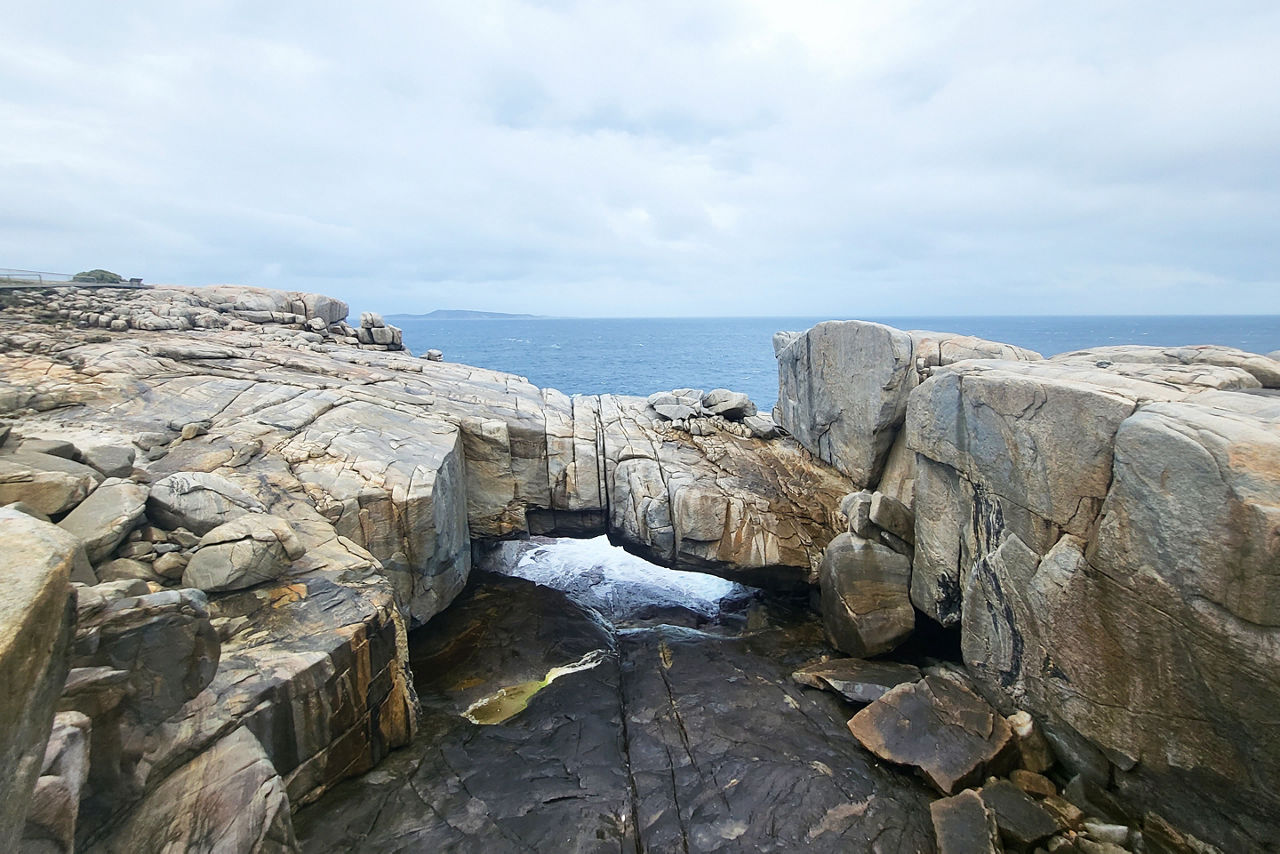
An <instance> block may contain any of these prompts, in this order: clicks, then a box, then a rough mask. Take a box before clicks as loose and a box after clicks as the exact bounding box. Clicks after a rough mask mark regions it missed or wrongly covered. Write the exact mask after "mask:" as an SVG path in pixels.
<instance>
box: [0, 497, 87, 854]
mask: <svg viewBox="0 0 1280 854" xmlns="http://www.w3.org/2000/svg"><path fill="white" fill-rule="evenodd" d="M0 542H2V543H3V548H0V684H3V685H4V690H3V691H0V850H4V851H16V850H18V840H19V838H20V837H21V835H22V830H23V824H24V822H25V820H26V815H27V807H28V803H29V801H30V798H31V794H32V790H33V788H34V786H35V784H36V778H37V777H38V776H39V775H40V773H41V769H42V767H43V765H44V755H45V745H46V743H47V742H48V740H49V732H50V728H51V726H52V723H53V717H54V711H55V708H56V704H57V700H58V695H59V694H60V693H61V692H62V684H63V682H65V681H66V677H67V670H68V659H67V647H68V644H69V641H70V638H71V626H72V622H73V617H72V609H73V607H74V603H73V599H72V595H71V586H70V584H69V579H70V576H71V567H72V561H73V559H74V554H75V550H76V549H77V548H78V547H79V543H78V541H77V540H76V539H75V538H74V537H73V536H72V535H70V534H68V533H66V532H65V531H62V530H60V529H59V528H57V527H55V526H53V525H50V524H49V523H47V522H41V521H39V520H37V519H33V518H31V517H30V516H27V515H26V514H24V513H19V512H18V511H16V510H11V509H8V508H0Z"/></svg>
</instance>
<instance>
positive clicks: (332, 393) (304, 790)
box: [0, 287, 849, 850]
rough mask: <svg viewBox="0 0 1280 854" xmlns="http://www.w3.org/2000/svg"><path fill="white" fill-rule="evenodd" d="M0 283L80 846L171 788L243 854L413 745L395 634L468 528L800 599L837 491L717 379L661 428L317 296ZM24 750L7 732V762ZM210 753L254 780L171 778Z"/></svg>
mask: <svg viewBox="0 0 1280 854" xmlns="http://www.w3.org/2000/svg"><path fill="white" fill-rule="evenodd" d="M11 302H13V303H14V304H13V305H10V306H9V307H8V308H7V309H6V310H5V311H4V312H0V416H2V417H4V418H5V419H6V421H5V425H6V429H5V435H4V437H3V438H4V439H5V441H4V442H3V443H0V499H3V500H4V501H5V502H7V503H11V502H23V505H22V506H23V508H25V509H26V510H27V511H29V512H30V513H34V514H37V515H43V516H45V517H53V518H55V519H56V520H58V521H59V522H60V524H61V525H62V527H63V528H65V529H67V530H68V531H69V532H70V533H67V534H65V537H66V539H67V541H68V543H69V544H70V545H69V548H71V552H70V553H69V556H64V557H65V560H63V559H62V558H59V560H62V562H63V563H65V564H66V566H65V570H66V575H67V577H70V578H71V579H72V580H74V581H78V582H81V583H82V584H83V585H85V586H83V587H81V588H79V590H80V612H81V621H80V628H79V629H78V630H77V641H76V653H75V656H74V657H73V658H72V659H71V660H70V661H69V662H68V661H67V659H66V656H63V657H62V658H61V666H63V667H64V668H65V667H66V666H68V664H69V665H70V666H71V667H72V670H71V675H70V678H68V679H66V684H65V686H62V685H61V680H60V679H58V678H57V677H56V674H55V676H54V677H52V679H53V682H58V683H59V687H60V688H61V690H62V692H63V698H62V700H61V707H62V708H65V709H68V710H74V711H77V712H80V713H82V714H84V715H85V716H86V717H87V718H89V719H90V721H91V722H92V728H91V732H92V736H91V741H92V746H93V749H92V750H91V751H90V757H91V759H90V764H91V773H90V774H89V775H88V779H87V783H86V784H85V786H84V789H83V791H82V792H81V802H82V806H83V809H80V810H79V811H78V817H77V818H76V819H75V823H76V828H75V833H76V838H77V839H78V840H79V842H80V843H81V844H83V845H88V846H90V847H93V846H105V847H106V848H107V849H108V850H112V849H113V847H114V848H121V849H123V848H125V847H128V846H130V845H134V844H142V842H139V840H143V841H145V840H150V839H154V838H156V835H157V834H160V835H164V834H167V833H169V832H170V830H168V829H166V828H170V827H171V825H172V820H173V819H172V815H173V814H172V812H169V813H166V812H165V810H166V809H170V808H169V807H167V806H165V803H166V802H170V801H175V800H182V801H183V802H184V803H189V804H194V805H197V806H196V807H195V808H196V809H197V810H198V811H203V813H204V814H205V818H207V820H208V822H209V826H210V827H213V826H219V827H220V826H224V820H226V821H229V820H231V816H233V815H236V814H243V816H245V817H247V818H246V820H249V822H250V823H249V825H248V826H242V825H241V824H235V825H234V827H235V828H236V829H235V835H236V838H237V839H242V840H257V841H253V842H252V843H251V845H252V847H253V848H254V850H273V849H272V846H276V845H283V846H285V847H286V848H287V846H288V845H289V844H290V843H289V841H288V840H289V839H290V838H291V837H290V835H289V833H288V832H287V827H286V826H285V825H284V824H281V822H280V820H279V817H280V816H281V815H285V816H287V814H288V811H289V809H296V808H297V807H298V806H300V805H302V804H304V803H306V802H308V801H310V800H313V799H315V798H316V797H319V796H320V795H321V794H322V793H323V792H324V791H326V790H327V789H328V788H330V787H331V786H332V785H333V784H335V783H336V782H337V781H339V780H341V779H343V778H344V777H347V776H350V775H352V774H359V773H362V772H364V771H367V770H369V769H370V768H372V767H373V766H374V765H375V764H376V763H377V762H379V761H380V760H381V759H382V758H383V757H384V756H385V755H386V754H387V752H388V751H389V750H390V749H391V748H393V747H396V746H399V745H402V744H405V743H407V742H408V741H409V740H410V739H411V738H412V736H413V733H414V731H415V726H416V723H415V715H414V694H413V689H412V686H411V684H410V681H409V679H408V661H407V654H406V647H405V637H406V632H407V630H408V628H410V627H412V626H418V625H422V624H424V623H426V622H427V621H429V620H431V618H432V617H434V616H435V615H436V614H438V613H439V612H440V611H441V610H442V609H444V608H445V607H446V606H448V605H449V603H450V602H451V601H452V600H453V599H454V597H455V596H457V594H458V592H459V591H460V590H461V589H462V587H463V586H464V584H465V583H466V580H467V577H468V572H469V569H470V559H471V544H472V540H473V539H475V540H480V539H485V538H506V537H513V536H520V535H526V534H530V533H534V534H539V533H569V534H575V535H582V534H598V533H608V534H609V536H610V537H611V538H613V539H614V540H615V541H617V542H619V543H621V544H623V545H625V546H626V547H627V548H629V549H631V550H633V551H635V552H636V553H638V554H641V555H643V556H645V557H647V558H649V559H651V560H654V561H655V562H659V563H664V564H667V565H675V566H681V567H684V568H689V569H697V570H701V571H708V572H714V573H718V574H722V575H725V576H726V577H731V578H735V579H739V580H745V581H748V582H751V583H764V584H773V585H777V586H780V587H786V588H796V587H799V588H804V587H806V586H808V585H810V584H812V583H816V580H817V572H818V567H819V565H820V563H821V560H822V554H823V549H824V548H825V546H826V544H827V542H828V541H829V540H830V539H831V537H833V536H834V535H835V533H836V532H837V530H838V527H839V526H838V521H839V517H838V515H837V511H836V509H835V505H836V503H837V500H838V498H839V496H840V495H843V494H844V493H846V492H848V490H849V483H848V482H847V480H846V479H845V478H844V477H842V476H841V475H839V474H838V473H836V472H834V471H832V470H830V469H829V468H827V467H825V466H823V465H821V464H818V463H815V462H814V461H813V460H812V458H811V457H810V455H809V454H808V452H806V451H805V450H803V449H802V448H801V447H800V446H799V445H798V444H797V443H796V442H794V441H793V440H789V439H776V438H775V439H772V440H769V441H766V440H764V439H760V438H755V435H756V434H757V433H759V432H760V431H759V430H757V431H755V432H754V433H753V429H752V428H749V427H747V426H745V422H744V419H746V418H749V417H750V418H759V416H757V415H755V414H754V412H753V409H754V407H752V406H750V403H749V401H745V400H743V399H742V398H741V396H739V395H734V394H732V393H727V392H724V391H723V390H719V391H717V392H715V393H713V394H712V395H710V396H708V397H707V406H708V407H709V408H710V411H709V412H707V413H706V414H700V415H699V418H698V419H696V423H695V424H694V425H693V427H692V428H691V429H688V430H672V429H670V427H669V426H668V425H666V424H665V422H663V420H662V419H661V418H660V417H659V416H658V415H657V413H656V412H655V411H654V410H653V409H652V408H651V407H650V405H649V402H648V401H647V400H644V399H643V398H625V397H617V396H612V395H603V396H595V397H577V398H570V397H567V396H565V395H562V394H559V393H558V392H555V391H553V390H542V389H538V388H535V387H534V386H532V385H530V384H529V383H528V382H527V381H525V380H523V379H522V378H519V377H514V376H510V375H506V374H499V373H495V372H492V371H484V370H481V369H476V368H471V367H467V366H463V365H452V364H448V363H444V362H435V361H429V360H420V359H413V358H410V357H409V356H408V355H407V354H403V353H398V352H395V350H396V349H397V348H398V347H399V346H400V336H399V331H398V330H394V328H392V327H388V326H387V325H386V324H385V323H384V322H382V321H381V319H380V318H378V317H376V316H373V315H370V316H367V317H362V318H361V322H360V326H359V330H360V331H358V332H355V333H354V334H351V333H353V331H354V330H352V329H351V328H350V327H347V326H346V325H345V320H344V318H345V314H346V307H345V306H343V305H342V304H340V303H337V302H336V301H333V300H329V299H327V298H324V297H319V296H316V295H309V294H294V293H288V294H285V293H279V292H271V291H261V290H256V289H236V288H229V287H219V288H208V289H181V288H157V289H152V290H146V289H143V290H118V291H116V290H112V289H95V290H93V291H92V292H87V291H80V290H79V289H68V290H57V291H50V292H45V293H39V292H37V293H28V294H26V295H21V296H19V297H17V298H16V299H13V300H11ZM366 339H368V340H366ZM384 339H386V340H384ZM352 345H356V346H352ZM698 403H699V406H700V407H701V405H702V398H701V395H700V396H699V401H698ZM699 411H700V412H701V410H699ZM734 419H737V420H734ZM768 426H769V430H768V431H767V432H769V434H770V435H772V434H773V428H772V425H768ZM108 475H109V476H111V477H115V478H118V479H117V480H106V479H105V477H106V476H108ZM6 513H8V514H9V516H10V517H12V516H21V518H22V521H21V522H20V524H24V525H25V524H29V520H32V519H33V517H31V516H28V515H25V514H22V513H19V512H18V511H16V510H8V511H6ZM8 518H9V517H6V519H8ZM6 524H8V523H7V522H6ZM14 524H19V523H17V522H15V523H14ZM15 530H16V529H15ZM52 530H54V531H57V528H52ZM5 535H6V538H7V530H6V532H5ZM50 559H51V560H52V558H50ZM62 583H63V584H65V579H63V581H62ZM192 588H201V589H192ZM202 591H203V592H202ZM104 621H105V622H104ZM52 625H56V623H55V624H52ZM57 664H58V661H54V662H52V665H51V666H53V665H57ZM161 689H163V690H161ZM32 690H34V688H33V689H32ZM157 691H161V693H157ZM56 699H57V698H56V695H55V696H52V697H51V698H50V702H53V701H55V700H56ZM41 708H47V709H48V711H49V714H50V715H51V714H52V708H53V707H52V706H49V705H47V704H46V706H44V707H41ZM43 720H44V719H43V718H42V719H41V721H43ZM33 726H35V728H36V729H40V728H41V724H40V721H36V722H34V724H33ZM42 726H43V727H44V728H45V729H46V730H47V728H48V726H49V723H48V721H44V722H43V724H42ZM24 732H25V731H24ZM234 733H242V735H235V736H234V738H233V737H232V736H233V734H234ZM229 739H230V740H229ZM38 743H39V740H38V738H34V737H32V738H26V737H25V736H24V739H23V748H24V749H28V748H30V750H28V752H29V753H30V755H31V757H35V758H34V759H31V758H29V759H28V760H27V761H26V764H25V765H24V768H29V767H34V769H35V771H39V770H40V769H39V767H38V766H39V754H40V753H41V751H40V750H38V749H35V748H36V747H37V746H38ZM229 745H230V747H229ZM255 745H256V747H255ZM228 750H231V751H232V752H234V753H239V754H241V758H242V759H243V760H244V761H245V763H246V764H245V767H259V766H261V768H262V769H263V771H264V773H263V774H257V773H256V772H254V774H251V775H250V776H249V777H239V776H235V777H228V780H229V783H228V786H227V788H226V790H225V791H222V792H220V793H218V797H217V798H215V799H213V800H210V796H211V795H213V794H214V793H212V792H207V793H206V792H202V791H200V790H199V789H198V787H195V788H193V786H195V783H194V782H192V781H195V780H196V779H197V778H198V775H199V774H203V773H206V772H207V773H210V774H214V773H217V774H221V773H222V771H221V770H218V769H222V768H224V767H226V762H227V761H228V760H226V759H225V758H223V757H224V753H225V752H226V751H228ZM259 754H260V757H261V758H262V759H263V761H265V763H266V765H261V763H259V760H258V759H255V758H253V757H256V756H259ZM250 760H252V761H250ZM230 761H232V762H233V763H234V762H236V761H239V760H234V759H233V760H230ZM33 762H34V763H35V765H34V766H33V765H32V763H33ZM197 763H204V764H203V765H200V764H197ZM255 763H258V765H255ZM200 769H203V770H200ZM268 770H269V771H270V773H266V771H268ZM33 773H34V772H33ZM228 773H230V769H228ZM21 779H22V781H23V787H24V791H26V788H25V787H27V786H29V785H30V784H31V783H33V782H34V779H35V778H34V777H30V778H29V779H28V778H27V777H22V778H21ZM242 781H243V785H241V782H242ZM273 781H274V782H273ZM264 787H265V788H264ZM264 793H265V794H264ZM277 795H279V796H280V797H283V798H284V799H285V800H284V801H283V802H281V801H280V800H279V798H278V797H277ZM263 798H266V800H265V801H264V800H263ZM23 803H25V799H24V798H19V797H15V799H14V804H15V806H14V810H15V817H16V820H17V825H16V827H17V830H16V831H14V832H20V831H21V828H22V822H21V816H20V815H19V813H20V812H21V811H22V809H23V806H22V804H23ZM282 803H283V805H284V806H282ZM284 807H288V809H285V808H284ZM282 809H283V810H284V811H283V813H282V812H281V810H282ZM166 816H167V817H166ZM237 821H238V819H237ZM226 826H227V827H231V826H232V825H226ZM227 832H231V831H230V830H228V831H227ZM189 844H190V845H191V846H192V850H205V849H204V848H202V847H201V846H207V845H208V844H211V843H209V840H208V838H206V837H204V836H200V837H198V838H193V839H192V840H191V841H190V842H189ZM246 844H250V843H249V842H246Z"/></svg>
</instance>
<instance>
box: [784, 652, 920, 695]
mask: <svg viewBox="0 0 1280 854" xmlns="http://www.w3.org/2000/svg"><path fill="white" fill-rule="evenodd" d="M791 678H792V679H794V680H795V681H797V682H799V683H800V684H801V685H805V686H808V687H810V688H819V689H821V690H824V691H835V692H836V693H837V694H839V695H841V696H842V697H844V698H845V699H846V700H848V701H849V702H851V703H874V702H875V701H876V700H879V699H880V698H881V697H883V696H884V695H885V692H887V691H888V690H889V689H890V688H893V687H895V686H898V685H901V684H902V683H904V682H916V681H918V680H919V679H920V668H918V667H915V666H913V665H910V664H899V663H897V662H894V661H867V660H865V659H861V658H837V659H833V660H831V661H822V662H818V663H817V664H809V665H806V666H804V667H802V668H800V669H799V670H797V671H795V672H794V673H792V674H791Z"/></svg>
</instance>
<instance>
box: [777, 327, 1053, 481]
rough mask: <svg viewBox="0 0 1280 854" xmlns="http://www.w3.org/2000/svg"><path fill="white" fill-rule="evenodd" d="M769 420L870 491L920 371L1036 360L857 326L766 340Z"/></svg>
mask: <svg viewBox="0 0 1280 854" xmlns="http://www.w3.org/2000/svg"><path fill="white" fill-rule="evenodd" d="M773 344H774V352H775V354H776V356H777V358H778V405H777V407H776V408H775V420H777V422H778V424H779V426H781V427H782V428H783V429H785V430H787V431H788V432H789V433H791V435H793V436H795V437H796V439H797V440H799V442H800V443H801V444H802V445H804V446H805V447H806V448H808V449H809V450H810V451H811V452H812V453H814V454H815V455H817V456H818V457H819V458H820V459H822V460H823V461H825V462H828V463H830V464H831V465H833V466H835V467H836V468H837V469H839V470H840V471H842V472H844V473H845V474H847V475H849V477H851V478H852V479H853V481H854V482H855V483H856V484H857V485H858V486H859V487H869V486H874V485H875V484H876V483H877V482H878V481H879V480H880V476H881V474H882V473H883V471H884V468H885V465H886V463H887V461H888V455H889V451H890V449H891V448H892V446H893V443H894V440H895V439H896V438H897V436H898V433H899V431H900V430H901V428H902V424H903V420H904V418H905V417H906V409H907V398H908V396H909V395H910V394H911V391H912V389H914V388H915V387H916V386H917V385H919V383H920V381H921V379H922V378H923V377H924V376H925V375H927V372H928V371H929V370H930V369H932V368H933V367H936V366H941V365H949V364H952V363H954V362H958V361H961V360H965V359H992V358H998V359H1013V360H1038V359H1039V358H1040V355H1039V354H1038V353H1033V352H1031V351H1028V350H1023V349H1021V348H1018V347H1012V346H1010V345H1008V344H1000V343H997V342H994V341H984V340H982V339H980V338H973V337H972V336H957V335H950V334H947V333H937V332H903V331H902V330H899V329H894V328H892V327H889V326H884V325H882V324H879V323H867V322H864V321H860V320H848V321H831V322H827V323H819V324H818V325H817V326H814V327H813V328H812V329H809V330H808V331H807V332H802V333H779V334H778V335H775V336H774V342H773Z"/></svg>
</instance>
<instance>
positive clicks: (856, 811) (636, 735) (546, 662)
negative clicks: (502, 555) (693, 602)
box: [295, 572, 933, 852]
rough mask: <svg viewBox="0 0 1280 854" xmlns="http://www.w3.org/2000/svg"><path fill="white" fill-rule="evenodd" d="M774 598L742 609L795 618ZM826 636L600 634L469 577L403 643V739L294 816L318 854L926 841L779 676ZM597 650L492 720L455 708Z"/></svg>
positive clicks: (892, 781) (473, 705)
mask: <svg viewBox="0 0 1280 854" xmlns="http://www.w3.org/2000/svg"><path fill="white" fill-rule="evenodd" d="M779 608H780V610H776V611H771V612H770V613H769V614H768V615H767V617H764V616H762V617H760V618H759V619H756V618H749V619H748V620H747V621H746V622H747V623H748V624H749V625H756V624H757V623H759V622H764V621H766V620H767V621H768V622H776V621H777V620H778V619H779V615H780V614H788V613H791V612H790V611H789V610H787V609H786V608H785V607H782V606H779ZM822 650H823V646H822V636H821V629H820V627H819V626H817V625H816V621H814V620H812V618H810V619H808V620H807V621H805V622H804V624H803V625H802V626H800V627H799V628H797V629H794V630H788V631H783V630H766V631H759V632H754V633H751V634H749V635H747V636H745V637H737V636H733V635H716V634H710V633H707V632H701V631H696V630H692V629H685V628H675V627H656V628H638V629H631V630H627V631H624V632H622V633H620V634H619V635H618V636H617V637H616V639H615V637H614V635H613V633H612V632H611V630H610V628H609V626H607V625H606V624H605V623H603V622H602V621H601V620H600V619H599V618H598V617H597V616H595V615H594V614H593V613H591V612H589V611H586V610H584V609H581V608H579V607H577V606H576V605H574V604H573V603H572V602H570V601H568V600H567V599H566V598H565V597H564V596H563V595H562V594H560V593H558V592H555V591H551V590H548V589H546V588H542V587H537V586H534V585H532V584H530V583H528V582H525V581H523V580H520V579H511V578H500V577H495V576H491V575H489V574H487V573H482V572H475V573H473V581H472V583H471V584H470V585H469V586H468V588H467V589H466V590H465V591H464V592H463V594H462V595H461V596H460V597H459V599H458V600H457V601H456V602H455V604H454V605H453V606H452V607H451V608H449V609H448V610H447V611H445V612H444V613H442V614H440V615H439V616H437V617H436V619H435V620H433V621H432V623H431V624H430V625H428V626H427V627H425V628H424V629H422V630H420V631H418V632H415V633H414V635H413V637H412V639H411V657H412V662H413V667H414V672H415V674H417V683H416V684H417V689H418V693H419V697H420V698H421V700H422V705H423V708H424V714H423V722H422V727H421V729H420V732H419V736H418V738H417V739H416V740H415V742H414V744H413V745H412V746H411V747H410V748H409V749H408V750H405V751H403V752H401V753H400V754H398V755H396V756H393V757H392V758H391V759H389V760H388V761H387V762H386V763H384V764H383V765H382V766H380V767H379V768H378V769H377V770H376V771H375V772H374V773H372V774H368V775H366V776H365V777H363V778H361V779H358V780H353V781H349V782H347V783H344V784H342V785H341V786H339V787H337V788H336V789H334V791H333V792H332V793H330V794H329V795H327V796H326V797H325V798H323V799H321V800H320V801H319V802H318V803H316V804H315V805H314V806H311V807H307V808H305V809H303V810H301V811H300V812H299V813H298V814H297V816H296V817H295V826H296V828H297V831H298V835H299V840H300V842H301V843H302V847H303V850H304V851H314V852H322V851H324V852H327V851H349V850H452V851H484V852H508V851H510V852H516V851H521V852H524V851H556V852H604V851H609V852H634V851H636V850H642V851H655V852H656V851H680V850H688V851H794V850H798V849H800V848H805V849H806V850H813V851H819V852H822V851H847V850H863V849H865V848H867V847H868V845H869V844H870V841H871V840H873V839H874V840H878V845H879V846H881V847H882V848H883V849H884V850H892V851H917V850H921V851H929V850H932V845H933V843H932V833H931V830H930V828H929V826H928V818H927V812H926V805H927V803H928V799H929V797H928V794H927V792H926V791H925V789H924V787H923V786H921V785H920V784H919V783H918V782H916V781H914V780H912V779H911V778H909V777H903V776H902V775H898V774H894V773H893V772H892V771H890V770H889V769H885V768H882V767H879V766H878V765H877V763H875V762H873V761H871V760H870V759H869V757H867V755H866V754H865V753H863V752H862V751H861V750H859V749H858V747H857V745H856V744H854V743H853V742H852V741H851V740H850V739H849V738H848V736H847V734H845V733H844V732H843V725H842V722H843V718H844V716H845V714H846V712H844V710H843V709H844V707H843V705H842V703H841V701H840V700H839V699H837V698H836V697H834V696H832V695H828V694H815V693H813V692H803V691H801V690H800V689H799V688H796V687H794V686H793V685H792V684H791V683H790V681H789V680H788V679H787V678H786V677H787V674H788V673H789V672H790V670H791V669H793V668H794V667H795V666H796V665H798V664H799V663H800V662H801V661H804V660H806V659H810V658H813V657H814V655H815V653H818V652H821V651H822ZM593 660H594V661H597V662H598V663H595V664H594V665H593V666H587V667H584V668H583V669H579V670H576V671H572V672H568V673H567V674H566V675H564V676H561V677H560V678H557V679H555V680H554V681H552V682H550V683H549V684H546V685H545V686H544V687H541V689H540V690H537V691H535V692H533V693H531V694H529V695H528V702H527V706H526V707H525V708H523V710H520V711H518V712H516V713H515V714H514V715H512V716H510V717H507V718H505V719H503V720H501V722H499V723H494V724H491V725H477V724H475V723H472V722H471V721H469V720H467V719H466V718H465V717H463V713H464V712H467V711H468V710H470V711H471V713H472V714H473V715H475V716H476V717H481V716H480V715H478V714H476V712H477V710H478V709H483V708H488V707H489V706H487V705H486V702H485V701H486V700H487V699H491V698H493V697H494V696H495V694H496V692H497V691H499V689H502V688H514V687H518V686H525V685H528V684H529V683H538V682H543V681H545V680H546V677H547V675H548V673H549V671H551V670H552V669H553V668H556V667H563V666H565V665H571V664H574V663H579V662H583V661H593ZM499 717H501V716H499ZM682 846H683V848H682Z"/></svg>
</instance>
